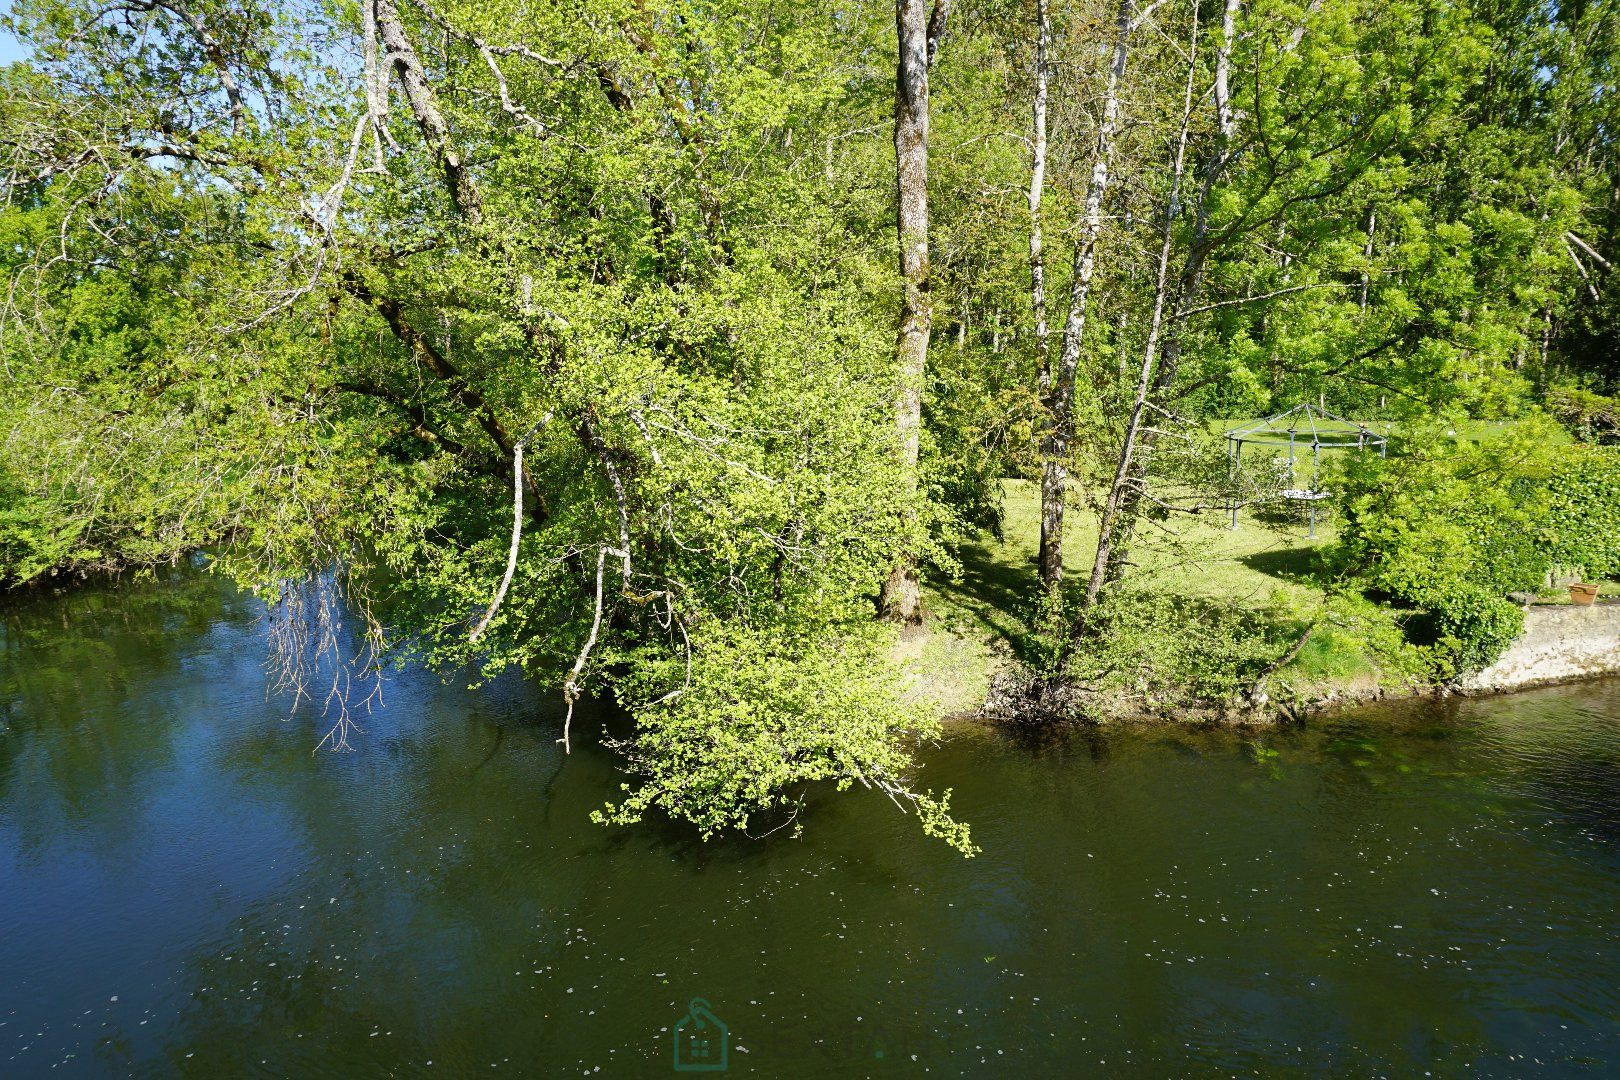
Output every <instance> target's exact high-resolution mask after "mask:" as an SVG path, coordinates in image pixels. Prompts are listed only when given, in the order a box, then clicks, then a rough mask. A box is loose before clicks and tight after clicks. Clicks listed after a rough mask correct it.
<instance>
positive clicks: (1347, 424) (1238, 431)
mask: <svg viewBox="0 0 1620 1080" xmlns="http://www.w3.org/2000/svg"><path fill="white" fill-rule="evenodd" d="M1295 413H1304V415H1305V422H1306V423H1307V424H1308V425H1309V428H1308V431H1309V434H1310V439H1309V441H1306V440H1303V439H1300V438H1298V436H1300V435H1303V434H1305V432H1304V431H1301V429H1300V427H1299V423H1298V421H1295V422H1294V424H1293V425H1291V426H1289V427H1283V426H1281V421H1284V420H1286V419H1288V418H1289V417H1290V416H1293V415H1294V414H1295ZM1318 417H1321V418H1322V419H1323V420H1325V421H1332V422H1333V423H1336V424H1342V425H1344V427H1340V428H1328V429H1327V430H1323V426H1322V425H1319V424H1318V423H1317V422H1316V421H1317V418H1318ZM1335 436H1342V437H1343V441H1339V440H1338V439H1335V438H1334V437H1335ZM1226 438H1227V440H1228V441H1230V442H1235V443H1249V444H1251V445H1261V446H1288V445H1290V444H1292V445H1304V446H1311V447H1318V446H1320V447H1329V448H1333V447H1351V446H1354V447H1358V448H1361V447H1368V446H1383V445H1385V444H1386V443H1387V442H1388V441H1389V440H1388V439H1387V438H1386V437H1384V436H1383V435H1380V434H1378V433H1377V432H1375V431H1373V430H1372V429H1371V428H1369V427H1368V426H1367V425H1366V424H1358V423H1356V422H1355V421H1354V420H1346V419H1345V418H1344V417H1342V416H1338V415H1336V414H1334V413H1330V412H1328V411H1327V410H1326V409H1324V408H1321V407H1319V406H1316V405H1312V404H1311V403H1310V402H1308V401H1306V402H1301V403H1300V404H1298V405H1295V406H1294V407H1293V408H1291V409H1285V410H1283V411H1282V412H1280V413H1278V414H1277V415H1276V416H1272V417H1268V418H1267V419H1265V420H1261V421H1258V422H1256V423H1254V424H1250V425H1249V426H1248V427H1243V428H1234V429H1233V430H1231V431H1228V432H1227V433H1226Z"/></svg>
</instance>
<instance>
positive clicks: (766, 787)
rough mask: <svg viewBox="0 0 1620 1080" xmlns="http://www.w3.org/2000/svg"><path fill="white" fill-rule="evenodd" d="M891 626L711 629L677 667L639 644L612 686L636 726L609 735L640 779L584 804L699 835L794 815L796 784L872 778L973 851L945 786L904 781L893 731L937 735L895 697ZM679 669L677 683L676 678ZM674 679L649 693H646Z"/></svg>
mask: <svg viewBox="0 0 1620 1080" xmlns="http://www.w3.org/2000/svg"><path fill="white" fill-rule="evenodd" d="M892 638H893V631H892V630H891V629H889V628H887V627H881V626H879V625H877V624H873V623H866V624H864V625H861V626H859V627H857V628H855V629H852V630H848V631H843V632H840V629H839V628H838V627H836V626H834V627H818V626H814V625H811V626H805V625H803V624H798V625H793V626H788V627H763V628H760V629H758V630H754V629H749V628H744V627H740V626H728V627H724V628H719V629H718V631H717V632H716V633H714V634H712V635H705V637H704V640H703V645H702V647H701V648H699V649H696V650H694V652H693V655H692V662H691V667H690V670H689V671H686V672H682V671H679V670H674V669H673V668H674V666H675V664H674V662H673V661H671V660H670V659H668V658H667V657H665V656H661V655H659V654H658V653H656V652H650V651H643V652H640V653H639V654H638V655H636V656H635V657H634V658H633V659H632V666H633V671H632V674H631V675H630V676H629V677H627V678H625V679H624V680H622V681H621V682H620V683H619V684H618V691H619V693H620V695H621V698H620V700H621V701H622V702H624V703H626V704H631V705H635V706H636V707H637V710H638V712H637V715H638V723H639V730H638V732H637V735H636V738H635V739H633V740H629V741H626V742H624V743H623V744H621V747H620V748H621V749H622V750H623V751H624V753H625V755H626V757H627V759H628V761H629V762H630V765H631V768H632V770H633V771H634V772H635V773H636V774H638V776H640V778H641V781H642V782H641V784H640V786H638V787H635V788H632V787H631V785H629V784H626V785H624V791H625V793H626V794H625V797H624V798H623V799H622V800H621V801H620V802H618V803H617V804H610V805H609V806H607V807H606V808H604V809H603V810H602V811H599V812H598V813H597V815H596V817H597V820H599V821H611V822H616V823H620V824H629V823H633V822H636V821H640V820H641V819H642V817H643V816H644V815H645V814H646V813H647V812H648V811H649V810H651V809H653V808H657V809H659V810H661V811H663V812H664V813H667V814H669V815H670V816H672V817H675V818H679V819H684V820H687V821H690V822H692V823H693V824H694V825H696V826H697V827H698V828H699V829H701V830H702V832H703V835H704V836H706V837H707V836H710V835H712V834H714V833H716V832H719V831H722V830H725V829H739V830H746V829H748V827H749V824H750V822H751V821H753V820H755V819H757V818H759V817H761V816H767V817H770V816H777V813H778V812H780V811H784V810H787V809H790V808H791V810H792V814H793V816H795V817H796V816H797V813H798V808H799V807H800V806H801V805H802V793H803V791H804V789H805V786H806V785H807V784H808V783H811V782H814V781H826V780H831V781H833V782H834V783H835V784H836V786H837V788H838V789H839V790H840V791H843V790H847V789H848V788H849V787H851V786H852V785H854V784H857V783H858V784H860V785H861V786H863V787H865V788H868V789H876V790H878V791H881V792H883V793H884V794H886V795H888V797H889V798H891V799H894V800H896V801H897V802H898V803H900V804H901V805H902V806H905V807H911V808H914V809H915V810H916V812H917V815H918V817H919V820H920V821H921V824H922V828H923V831H924V832H926V833H928V834H929V835H931V836H938V837H940V838H942V839H944V840H945V841H946V842H947V843H949V844H950V845H951V846H952V847H954V848H956V849H957V850H959V851H961V852H962V853H963V854H964V855H972V854H974V853H975V851H976V850H977V849H976V848H975V847H974V846H973V844H972V841H971V839H970V836H969V832H968V828H967V826H965V825H962V824H960V823H957V822H954V821H952V820H951V818H950V816H949V801H950V793H949V792H945V793H944V794H943V795H942V796H939V797H937V798H936V797H935V796H933V795H932V794H929V793H919V792H916V791H912V790H910V789H909V788H908V787H907V786H906V784H905V782H904V779H903V778H904V776H905V774H906V772H907V770H908V769H909V767H910V760H909V756H908V754H907V753H906V752H905V750H904V749H902V747H901V746H900V744H898V743H897V742H896V740H895V733H896V732H905V733H906V734H907V738H908V739H924V738H930V737H933V736H935V735H937V734H938V732H939V723H938V721H937V719H934V718H933V717H931V716H930V715H928V714H927V712H926V710H925V709H923V708H920V707H918V706H908V705H903V704H902V703H901V702H900V701H899V699H898V697H897V694H896V687H897V680H896V679H895V675H894V672H893V670H892V668H891V665H890V663H889V661H888V659H887V654H888V648H889V646H890V644H891V643H892ZM683 680H684V681H683ZM670 682H681V683H682V686H683V687H684V689H683V690H682V691H681V692H679V693H674V694H670V695H666V696H665V698H664V699H662V700H661V701H660V702H659V703H657V704H653V705H650V706H648V705H643V704H642V701H643V699H644V697H645V696H646V695H647V694H650V693H652V692H653V691H654V690H658V689H661V688H662V687H664V686H667V685H668V684H669V683H670Z"/></svg>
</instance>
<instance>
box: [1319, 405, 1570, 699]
mask: <svg viewBox="0 0 1620 1080" xmlns="http://www.w3.org/2000/svg"><path fill="white" fill-rule="evenodd" d="M1546 434H1547V432H1546V431H1545V430H1544V428H1543V427H1542V425H1540V424H1536V423H1529V424H1525V425H1521V426H1520V427H1518V428H1516V429H1515V430H1513V431H1511V432H1509V433H1508V434H1506V435H1505V436H1503V437H1501V438H1498V439H1495V440H1492V441H1490V442H1485V443H1470V442H1467V441H1464V440H1461V439H1458V438H1456V437H1455V436H1454V435H1451V434H1450V432H1449V431H1448V432H1446V433H1445V434H1442V433H1440V431H1438V430H1436V431H1431V432H1424V433H1421V434H1420V435H1419V436H1418V437H1416V438H1408V439H1406V440H1403V444H1402V445H1399V446H1398V447H1395V448H1392V449H1396V450H1397V451H1398V452H1397V453H1396V454H1394V455H1392V456H1391V457H1390V458H1389V459H1387V460H1385V459H1381V458H1375V457H1371V456H1370V455H1367V456H1362V457H1360V458H1358V459H1356V460H1354V461H1352V462H1351V464H1350V466H1349V467H1348V468H1347V469H1346V471H1345V475H1344V479H1343V482H1342V484H1341V486H1340V489H1341V492H1342V494H1341V496H1340V499H1339V506H1340V510H1341V513H1342V515H1343V526H1342V528H1341V532H1340V538H1339V541H1338V542H1337V543H1336V544H1335V545H1334V547H1333V548H1332V549H1331V550H1330V552H1329V561H1330V563H1331V564H1332V565H1334V566H1335V567H1336V568H1337V569H1338V570H1339V571H1340V572H1341V573H1342V574H1344V575H1345V576H1347V577H1349V578H1351V579H1353V580H1355V581H1357V582H1358V583H1359V584H1360V585H1362V587H1364V588H1368V589H1376V590H1380V591H1382V592H1385V593H1387V594H1388V595H1390V596H1391V597H1393V598H1395V599H1396V600H1397V601H1400V602H1402V603H1405V604H1408V605H1410V606H1412V607H1415V608H1418V609H1420V610H1422V611H1426V612H1428V613H1429V614H1430V615H1431V616H1432V617H1433V619H1432V623H1433V627H1434V630H1435V634H1436V637H1437V639H1438V640H1437V644H1438V645H1440V646H1441V647H1442V650H1443V652H1444V653H1446V657H1445V658H1446V659H1447V660H1448V661H1449V665H1450V667H1451V668H1452V669H1453V671H1454V672H1457V673H1461V672H1467V671H1473V670H1478V669H1479V668H1482V667H1485V666H1487V665H1488V664H1490V663H1491V662H1492V661H1493V660H1495V659H1496V657H1497V656H1499V655H1501V653H1502V650H1503V649H1505V648H1506V647H1507V645H1508V643H1509V642H1511V641H1512V640H1513V638H1514V637H1515V636H1516V635H1517V634H1518V633H1519V631H1520V630H1521V629H1522V628H1523V615H1522V613H1521V612H1520V610H1519V609H1518V608H1517V606H1515V605H1514V604H1512V603H1511V602H1509V601H1508V600H1506V599H1505V594H1506V593H1508V592H1511V591H1515V590H1529V589H1534V588H1536V587H1537V586H1538V585H1539V584H1540V583H1541V581H1542V580H1543V579H1544V577H1545V575H1546V572H1547V570H1548V568H1549V566H1550V565H1551V564H1552V562H1553V560H1554V558H1555V556H1556V554H1557V549H1556V545H1555V544H1554V543H1553V541H1552V533H1551V531H1550V528H1549V526H1550V517H1549V514H1550V510H1549V508H1550V506H1551V505H1552V499H1551V496H1550V495H1549V493H1548V487H1549V477H1550V476H1552V475H1553V474H1554V471H1555V466H1556V464H1557V462H1556V460H1555V459H1556V457H1557V452H1556V451H1554V450H1552V449H1550V448H1549V446H1548V441H1547V438H1546Z"/></svg>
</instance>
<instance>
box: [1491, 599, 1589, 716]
mask: <svg viewBox="0 0 1620 1080" xmlns="http://www.w3.org/2000/svg"><path fill="white" fill-rule="evenodd" d="M1616 673H1620V602H1613V601H1605V602H1600V603H1597V604H1593V605H1592V606H1591V607H1576V606H1574V605H1569V606H1567V607H1566V606H1564V605H1554V604H1547V605H1534V606H1532V607H1529V608H1527V609H1525V613H1524V633H1522V634H1520V635H1519V636H1518V637H1517V638H1515V639H1514V641H1513V644H1512V645H1509V646H1508V649H1507V652H1505V653H1503V654H1502V655H1501V657H1500V658H1499V659H1498V660H1497V661H1496V663H1494V664H1492V665H1491V666H1490V667H1488V668H1486V669H1485V670H1484V671H1481V672H1478V673H1477V674H1474V675H1470V676H1468V677H1467V678H1466V679H1464V680H1462V688H1463V689H1464V690H1473V691H1480V692H1485V693H1489V692H1492V691H1497V690H1517V689H1520V688H1521V687H1526V686H1537V685H1540V684H1543V683H1555V682H1566V681H1568V680H1570V679H1581V678H1588V677H1590V676H1593V675H1606V674H1616Z"/></svg>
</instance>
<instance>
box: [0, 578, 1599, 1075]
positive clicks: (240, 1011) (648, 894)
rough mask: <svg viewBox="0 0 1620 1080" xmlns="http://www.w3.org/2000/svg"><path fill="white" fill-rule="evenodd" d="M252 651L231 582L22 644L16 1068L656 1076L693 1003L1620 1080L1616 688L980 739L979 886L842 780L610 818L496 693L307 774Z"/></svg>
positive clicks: (391, 729) (389, 718) (806, 1066)
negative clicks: (597, 818) (767, 829)
mask: <svg viewBox="0 0 1620 1080" xmlns="http://www.w3.org/2000/svg"><path fill="white" fill-rule="evenodd" d="M264 657H265V647H264V636H263V627H262V625H261V624H260V622H259V617H258V612H257V608H256V607H255V605H254V604H252V603H251V602H250V601H248V600H246V599H244V598H241V597H239V596H237V595H236V594H234V593H233V592H231V591H230V589H229V588H228V587H227V586H225V585H223V584H221V583H220V582H218V581H216V580H215V579H213V578H211V577H209V576H207V575H199V574H185V575H179V576H177V577H176V579H175V580H173V581H170V582H167V583H164V584H155V585H142V586H128V587H125V588H122V589H120V590H116V591H96V590H91V591H86V592H81V593H78V594H74V595H71V596H66V597H58V598H50V599H43V598H42V599H36V600H32V601H29V602H27V603H26V604H22V605H15V606H13V607H12V608H11V609H10V610H9V611H8V612H7V613H6V614H5V615H4V616H3V617H0V1077H8V1078H9V1077H33V1076H101V1075H138V1076H170V1075H182V1076H198V1077H237V1076H294V1077H317V1076H340V1077H370V1076H470V1075H482V1076H503V1075H507V1076H510V1075H520V1076H583V1075H590V1076H673V1075H677V1074H676V1073H675V1072H674V1071H673V1056H672V1045H671V1041H670V1040H671V1032H670V1030H669V1029H670V1028H671V1027H672V1026H673V1025H674V1024H675V1022H676V1021H677V1020H678V1019H679V1018H680V1017H681V1016H682V1015H683V1014H684V1013H685V1012H686V1009H687V1003H688V1002H689V1001H690V1000H691V999H692V998H693V997H698V996H701V997H703V998H705V999H706V1000H707V1001H708V1002H709V1003H710V1005H711V1006H712V1008H713V1011H714V1012H715V1013H716V1014H717V1015H718V1016H719V1017H720V1018H721V1019H723V1020H724V1021H725V1022H726V1023H727V1024H728V1025H729V1027H730V1073H732V1074H738V1075H742V1074H748V1075H758V1076H773V1077H774V1076H780V1077H819V1076H863V1075H871V1076H912V1075H928V1074H933V1075H950V1076H956V1075H967V1076H987V1077H999V1076H1032V1077H1033V1076H1152V1077H1189V1076H1216V1075H1267V1076H1322V1075H1337V1076H1380V1075H1388V1076H1422V1075H1427V1074H1432V1075H1435V1076H1503V1077H1521V1076H1578V1075H1587V1076H1605V1075H1609V1076H1612V1075H1616V1074H1617V1073H1620V682H1616V681H1608V682H1596V683H1589V684H1586V685H1582V686H1578V687H1569V688H1563V689H1556V690H1548V691H1540V692H1534V693H1527V694H1520V695H1516V696H1512V697H1502V698H1495V699H1488V700H1473V701H1461V702H1456V701H1454V702H1450V703H1443V704H1424V705H1407V706H1402V707H1387V708H1370V709H1367V710H1364V711H1362V712H1359V713H1356V714H1354V715H1350V716H1344V717H1339V718H1335V719H1331V720H1321V721H1318V722H1314V723H1312V724H1311V725H1309V726H1308V727H1306V728H1305V729H1303V730H1298V731H1287V732H1280V733H1271V734H1266V735H1263V736H1261V737H1259V738H1258V740H1256V739H1255V738H1254V737H1253V736H1242V735H1236V734H1231V733H1201V732H1192V731H1173V730H1163V731H1151V732H1145V733H1144V732H1141V731H1135V732H1117V733H1103V734H1095V735H1088V736H1076V737H1071V738H1069V739H1067V740H1061V741H1053V742H1047V743H1045V744H1042V745H1030V744H1028V743H1024V742H1020V741H1018V740H1016V739H1013V738H1009V737H1006V736H1002V735H997V734H994V733H990V732H986V731H978V730H974V731H966V732H962V733H959V734H956V735H953V736H952V737H951V738H950V739H948V740H947V741H946V742H945V743H944V745H942V746H940V747H938V748H936V749H933V750H930V751H928V752H927V753H926V754H925V756H924V760H925V763H926V769H925V776H926V782H927V783H928V784H929V785H930V786H933V787H935V788H940V787H951V788H954V789H955V791H956V798H955V806H956V809H957V811H958V812H959V813H960V814H961V815H962V816H964V817H965V818H966V819H968V820H970V821H971V822H972V823H973V825H974V829H975V837H976V839H977V840H978V841H979V843H981V844H982V845H983V847H984V854H983V855H981V856H979V857H978V858H975V859H972V860H966V861H965V860H963V859H961V858H960V857H959V856H957V855H955V854H953V853H952V852H950V851H949V850H947V849H946V848H944V847H943V846H942V845H940V844H939V843H937V842H935V841H931V840H927V839H925V838H924V837H923V836H921V834H920V833H919V831H918V830H917V829H916V827H915V824H914V823H913V822H912V821H910V820H908V819H903V818H901V817H900V816H899V814H898V813H897V812H896V811H895V809H894V807H893V806H892V805H890V804H889V802H888V801H887V800H886V799H883V798H881V797H869V796H866V795H862V794H852V795H849V796H843V797H832V798H829V797H825V796H823V795H819V794H818V795H817V796H815V797H813V798H812V800H811V805H810V807H809V809H808V810H807V811H806V813H805V815H804V816H803V818H802V820H803V822H804V824H805V826H806V827H805V832H804V836H803V838H802V839H794V838H793V836H792V830H790V829H787V830H782V831H781V832H778V833H776V834H775V835H772V836H770V837H768V838H766V839H763V840H759V841H749V840H745V839H734V840H727V841H724V842H710V843H707V844H705V843H702V842H701V841H699V840H697V839H696V838H695V837H694V836H692V835H691V834H689V833H688V832H686V831H683V830H680V829H676V828H672V827H659V826H648V827H644V828H640V829H636V830H623V829H608V828H604V827H601V826H596V825H593V824H591V823H590V822H589V820H588V819H587V815H588V813H589V811H590V810H591V808H593V807H595V806H599V805H601V804H602V803H603V802H604V801H605V800H607V799H609V798H611V797H612V796H613V795H614V794H615V792H616V790H617V785H618V783H620V782H621V778H620V777H619V776H618V775H617V773H616V771H615V767H614V761H613V759H612V757H611V756H609V755H608V754H606V753H605V752H603V751H602V750H600V749H599V748H598V747H597V746H596V742H595V732H594V731H592V730H591V726H590V725H589V724H587V725H586V730H585V732H584V733H583V735H582V736H576V740H577V741H576V748H575V752H574V754H573V755H572V756H571V757H568V758H565V757H564V756H563V754H562V752H561V747H559V746H558V745H557V744H556V742H555V739H556V737H557V735H558V728H559V713H558V709H557V706H556V702H555V698H554V696H553V695H551V694H549V693H547V692H544V691H542V690H540V689H537V688H534V687H531V686H527V685H525V684H523V683H521V682H517V681H506V682H498V683H496V684H495V685H494V686H493V687H487V688H485V689H484V690H482V691H479V692H477V693H469V692H467V691H465V690H462V689H459V688H457V687H454V686H452V687H446V686H444V685H441V684H440V682H439V681H438V680H437V679H435V678H434V677H432V676H429V675H425V674H421V673H410V672H406V673H403V674H396V675H392V676H390V678H389V680H388V683H387V685H386V687H385V691H384V693H385V698H384V700H385V702H386V706H385V707H384V708H382V709H381V710H380V711H377V712H375V713H373V714H372V715H371V716H370V717H369V718H367V719H366V720H365V721H364V727H365V734H364V735H363V736H359V737H357V738H356V739H355V741H354V747H355V749H354V752H352V753H346V754H331V753H327V752H324V751H323V752H320V753H312V752H311V751H312V748H313V747H314V745H315V743H316V742H317V741H318V740H319V737H320V735H321V733H322V732H323V731H324V729H325V725H324V724H323V722H322V721H321V719H320V718H319V716H318V715H316V713H315V712H313V711H308V712H297V713H292V714H289V711H288V706H287V703H286V702H285V701H284V700H280V699H275V698H269V697H267V696H266V692H265V678H264V673H263V667H262V665H263V660H264ZM1257 744H1258V745H1257ZM1266 751H1275V756H1272V755H1270V754H1268V753H1266Z"/></svg>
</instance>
